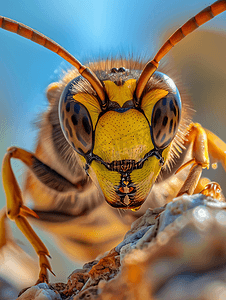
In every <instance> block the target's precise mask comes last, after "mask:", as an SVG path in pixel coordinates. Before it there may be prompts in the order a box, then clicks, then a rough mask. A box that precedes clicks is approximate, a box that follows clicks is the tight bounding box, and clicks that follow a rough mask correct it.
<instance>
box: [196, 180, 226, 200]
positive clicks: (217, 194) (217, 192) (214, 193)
mask: <svg viewBox="0 0 226 300" xmlns="http://www.w3.org/2000/svg"><path fill="white" fill-rule="evenodd" d="M200 193H201V194H203V195H206V196H210V197H212V198H214V199H217V200H219V201H225V198H224V196H223V193H222V189H221V187H220V185H219V184H218V183H217V182H210V183H208V184H206V186H205V187H204V189H203V190H202V191H201V192H200Z"/></svg>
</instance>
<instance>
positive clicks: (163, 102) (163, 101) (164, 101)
mask: <svg viewBox="0 0 226 300" xmlns="http://www.w3.org/2000/svg"><path fill="white" fill-rule="evenodd" d="M162 105H163V106H165V105H166V98H163V99H162Z"/></svg>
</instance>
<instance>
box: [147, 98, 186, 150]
mask: <svg viewBox="0 0 226 300" xmlns="http://www.w3.org/2000/svg"><path fill="white" fill-rule="evenodd" d="M180 117H181V99H180V95H179V93H178V92H177V93H176V94H173V93H169V94H168V95H166V96H165V97H164V98H162V99H160V100H159V101H158V102H156V104H155V106H154V108H153V112H152V117H151V128H152V138H153V141H154V145H155V146H156V148H158V149H164V148H166V147H167V146H168V145H169V144H170V142H171V141H172V140H173V138H174V137H175V135H176V133H177V129H178V127H179V123H180Z"/></svg>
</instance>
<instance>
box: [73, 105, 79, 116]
mask: <svg viewBox="0 0 226 300" xmlns="http://www.w3.org/2000/svg"><path fill="white" fill-rule="evenodd" d="M79 111H80V105H79V104H78V103H75V104H74V112H75V113H76V114H79Z"/></svg>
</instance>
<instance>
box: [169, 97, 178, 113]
mask: <svg viewBox="0 0 226 300" xmlns="http://www.w3.org/2000/svg"><path fill="white" fill-rule="evenodd" d="M170 110H171V111H173V113H174V115H175V117H176V115H177V110H176V107H175V105H174V103H173V100H171V101H170Z"/></svg>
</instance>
